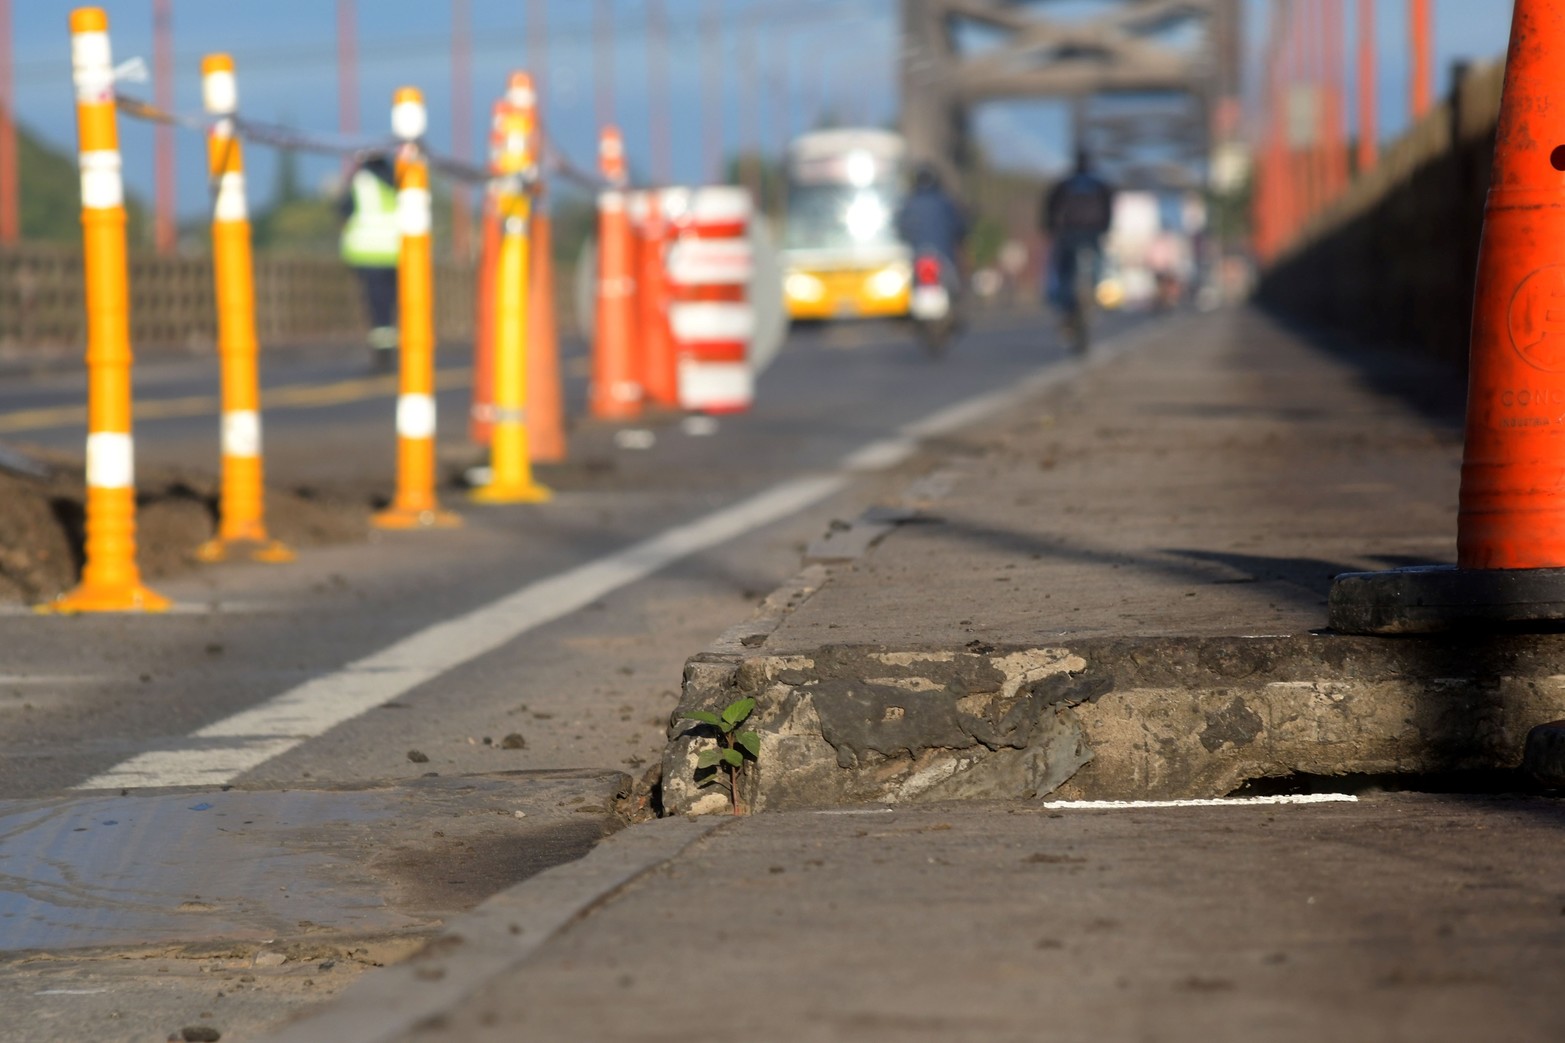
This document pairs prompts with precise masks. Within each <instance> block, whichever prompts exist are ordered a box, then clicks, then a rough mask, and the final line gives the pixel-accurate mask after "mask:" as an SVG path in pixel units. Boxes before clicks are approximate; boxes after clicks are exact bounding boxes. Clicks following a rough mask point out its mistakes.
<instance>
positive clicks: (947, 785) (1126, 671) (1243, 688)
mask: <svg viewBox="0 0 1565 1043" xmlns="http://www.w3.org/2000/svg"><path fill="white" fill-rule="evenodd" d="M746 697H749V698H754V699H755V700H756V707H755V710H754V712H753V714H752V716H751V718H750V720H749V721H747V722H746V727H747V728H750V729H753V730H754V731H756V732H757V733H758V734H759V736H760V754H759V756H758V757H757V758H755V759H754V760H753V761H750V762H748V763H747V766H746V769H745V771H744V772H743V774H742V775H741V791H740V799H741V803H743V804H744V805H745V806H746V807H747V808H749V809H750V810H754V811H766V810H788V809H795V808H806V807H822V806H832V805H850V804H867V803H873V804H897V803H909V802H926V801H949V800H968V799H1033V798H1041V797H1044V796H1047V795H1055V796H1059V797H1065V798H1070V799H1102V800H1135V799H1176V798H1201V797H1218V796H1224V795H1227V794H1231V793H1233V792H1234V791H1236V790H1238V789H1240V788H1241V787H1243V786H1244V785H1245V784H1246V783H1248V782H1252V781H1255V780H1260V779H1267V778H1276V777H1280V776H1291V775H1311V776H1328V777H1329V776H1341V775H1396V774H1419V775H1422V774H1430V773H1444V772H1461V771H1485V770H1496V769H1500V770H1513V769H1515V768H1517V767H1518V766H1519V765H1520V764H1521V762H1522V752H1523V747H1524V744H1525V741H1526V737H1527V735H1528V732H1529V730H1530V729H1532V728H1533V727H1534V726H1536V725H1539V724H1543V723H1545V722H1549V721H1554V720H1557V719H1559V718H1561V717H1565V635H1550V636H1546V637H1541V638H1540V637H1508V636H1504V635H1489V636H1474V637H1472V638H1470V639H1465V640H1453V639H1450V638H1444V639H1440V640H1427V641H1426V640H1418V639H1404V640H1401V641H1390V642H1388V641H1385V640H1383V639H1376V638H1359V637H1348V636H1342V635H1333V634H1306V635H1294V636H1271V637H1178V636H1175V637H1137V638H1125V637H1090V638H1061V639H1060V640H1058V641H1057V642H1054V643H1051V644H1049V645H1045V646H1040V647H1008V648H993V647H989V646H986V645H982V644H980V643H977V642H973V643H970V644H969V646H968V647H967V648H965V649H959V650H950V649H892V648H886V647H883V646H824V647H821V648H816V649H812V650H809V651H807V652H802V653H798V654H773V655H767V654H752V655H748V656H738V657H735V656H697V657H695V658H693V659H692V660H691V661H690V662H689V663H688V664H687V667H686V683H685V689H684V694H683V698H682V701H681V704H680V708H679V710H678V711H676V714H675V717H676V720H675V721H674V722H673V724H672V726H671V727H670V730H669V743H668V746H667V747H666V750H665V755H664V761H663V781H662V799H663V807H664V813H665V814H702V813H716V812H722V811H725V810H727V809H728V796H727V793H726V791H725V789H724V788H723V787H722V786H721V785H710V784H704V783H707V782H708V779H707V778H704V777H703V776H707V775H709V773H710V770H711V769H707V771H705V772H698V770H697V768H696V758H697V757H698V755H699V753H700V752H701V751H702V750H704V749H709V748H711V747H712V746H713V745H714V743H715V739H714V738H713V737H712V736H710V735H709V734H707V730H706V729H705V728H703V727H702V726H699V725H695V724H694V723H693V722H690V721H679V720H678V719H677V718H678V716H679V715H680V714H683V713H685V712H688V711H690V710H707V711H709V712H717V711H720V710H721V708H722V707H723V706H726V705H728V704H729V703H731V702H733V701H734V700H736V699H740V698H746Z"/></svg>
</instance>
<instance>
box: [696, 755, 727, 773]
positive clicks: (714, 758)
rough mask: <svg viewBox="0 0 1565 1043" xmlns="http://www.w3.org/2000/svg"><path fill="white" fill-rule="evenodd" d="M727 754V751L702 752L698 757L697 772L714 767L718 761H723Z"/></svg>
mask: <svg viewBox="0 0 1565 1043" xmlns="http://www.w3.org/2000/svg"><path fill="white" fill-rule="evenodd" d="M725 752H727V751H725V750H702V751H701V752H700V754H699V755H697V757H696V770H697V771H700V770H701V769H702V768H710V767H713V766H714V765H716V764H717V762H718V761H720V760H722V759H723V754H724V753H725Z"/></svg>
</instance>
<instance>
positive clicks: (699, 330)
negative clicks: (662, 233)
mask: <svg viewBox="0 0 1565 1043" xmlns="http://www.w3.org/2000/svg"><path fill="white" fill-rule="evenodd" d="M751 210H752V208H751V203H750V193H749V192H747V191H745V190H744V189H743V188H738V187H734V186H729V185H714V186H708V187H705V188H698V189H695V190H694V191H693V192H692V193H691V194H690V202H689V205H688V208H687V209H686V212H685V214H684V215H683V219H682V220H681V221H680V226H681V231H680V235H679V238H678V239H677V240H676V241H675V242H674V244H673V245H672V246H671V247H670V248H669V252H668V280H669V283H670V286H671V289H672V298H671V301H670V304H669V327H670V329H671V331H672V333H673V336H674V343H675V345H676V348H677V350H678V353H679V404H680V407H681V408H683V409H687V410H690V411H693V412H701V413H739V412H743V411H744V410H746V409H749V408H750V404H751V402H752V401H753V399H754V398H755V378H754V374H753V373H752V371H751V368H750V360H749V351H750V341H751V340H752V339H753V338H754V336H755V313H754V310H753V309H752V308H751V306H750V301H749V294H748V287H749V283H750V277H751V273H752V270H753V268H754V263H755V262H754V258H753V257H752V255H751V249H750V240H749V227H750V217H751Z"/></svg>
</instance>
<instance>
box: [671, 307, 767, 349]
mask: <svg viewBox="0 0 1565 1043" xmlns="http://www.w3.org/2000/svg"><path fill="white" fill-rule="evenodd" d="M669 325H670V326H672V327H673V330H674V339H675V340H678V341H680V342H681V343H683V344H699V343H703V342H704V343H712V342H733V341H741V342H743V343H745V344H746V345H748V344H749V342H750V339H751V337H753V336H754V335H755V310H754V309H753V308H751V307H750V305H748V304H741V303H739V302H737V301H678V302H675V303H674V305H673V306H672V307H670V308H669Z"/></svg>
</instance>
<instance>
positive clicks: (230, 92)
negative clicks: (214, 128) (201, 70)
mask: <svg viewBox="0 0 1565 1043" xmlns="http://www.w3.org/2000/svg"><path fill="white" fill-rule="evenodd" d="M201 101H202V104H203V105H205V106H206V110H207V111H208V112H210V113H212V114H213V115H214V116H227V115H229V114H230V113H233V112H234V111H235V110H237V109H238V108H239V83H238V81H237V80H236V79H235V77H234V74H233V73H232V72H229V71H228V70H226V69H219V70H217V71H215V72H209V73H207V74H206V75H205V76H204V77H202V79H201Z"/></svg>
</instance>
